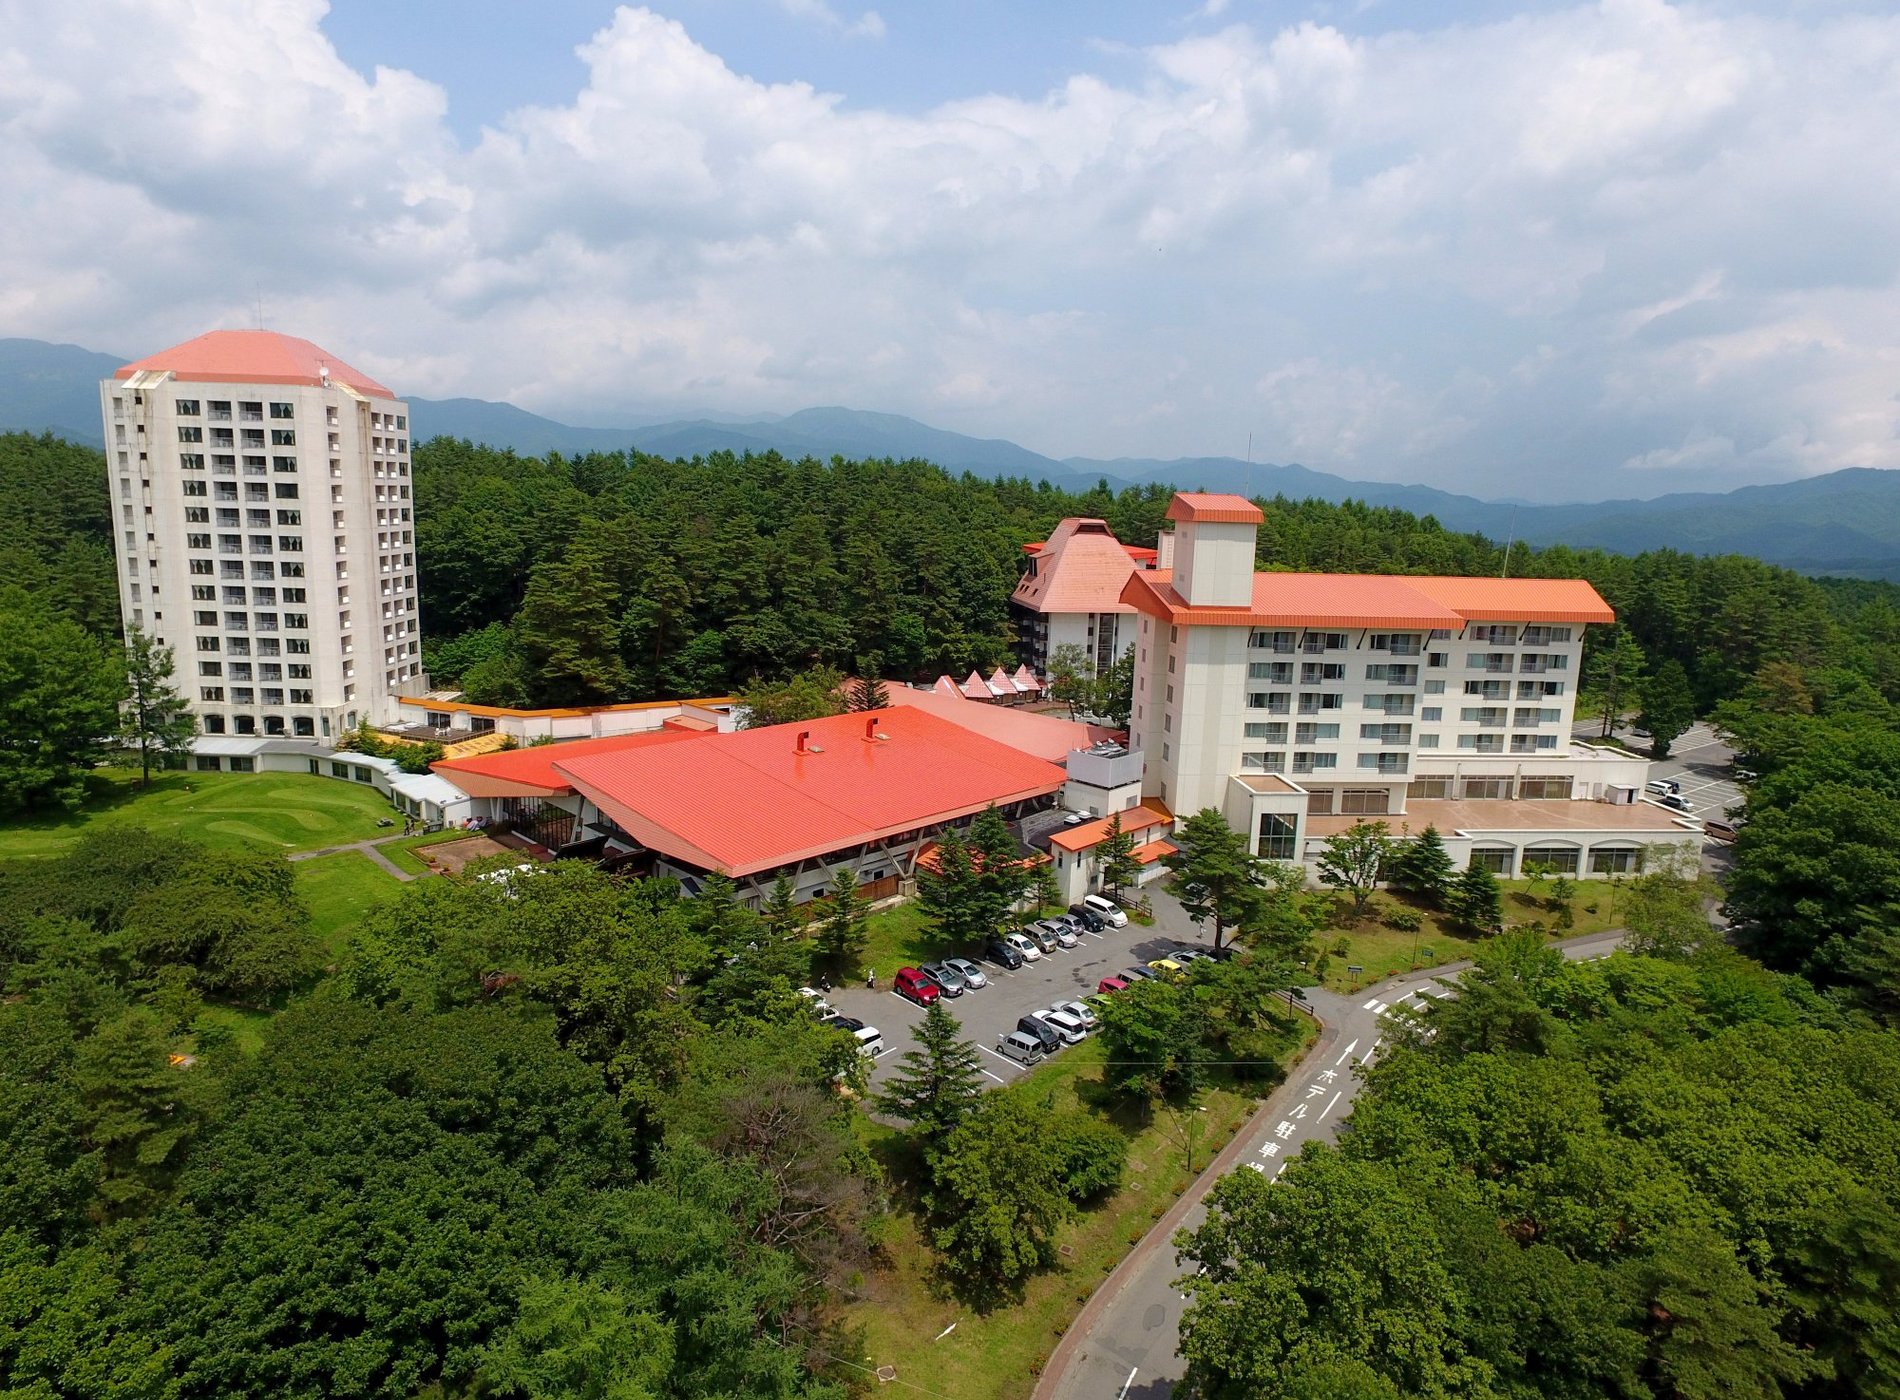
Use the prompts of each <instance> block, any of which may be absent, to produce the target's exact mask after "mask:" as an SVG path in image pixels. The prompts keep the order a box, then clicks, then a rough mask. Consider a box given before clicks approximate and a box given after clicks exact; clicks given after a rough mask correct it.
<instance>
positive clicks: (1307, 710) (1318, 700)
mask: <svg viewBox="0 0 1900 1400" xmlns="http://www.w3.org/2000/svg"><path fill="white" fill-rule="evenodd" d="M1344 700H1345V697H1343V696H1341V695H1339V694H1336V693H1331V692H1315V691H1310V690H1309V691H1302V692H1300V713H1301V714H1303V715H1316V714H1318V713H1319V712H1320V711H1321V710H1337V709H1341V708H1343V706H1344Z"/></svg>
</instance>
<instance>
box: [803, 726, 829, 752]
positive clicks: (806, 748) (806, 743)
mask: <svg viewBox="0 0 1900 1400" xmlns="http://www.w3.org/2000/svg"><path fill="white" fill-rule="evenodd" d="M798 752H799V753H823V752H824V750H823V749H821V748H819V747H818V745H816V744H814V743H812V742H811V731H810V730H809V729H801V730H799V731H798Z"/></svg>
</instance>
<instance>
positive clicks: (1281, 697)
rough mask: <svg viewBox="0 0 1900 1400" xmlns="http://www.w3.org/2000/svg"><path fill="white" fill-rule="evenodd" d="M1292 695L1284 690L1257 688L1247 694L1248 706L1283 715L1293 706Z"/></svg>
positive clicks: (1271, 713)
mask: <svg viewBox="0 0 1900 1400" xmlns="http://www.w3.org/2000/svg"><path fill="white" fill-rule="evenodd" d="M1292 698H1293V697H1292V696H1291V695H1290V694H1288V693H1287V692H1286V691H1284V690H1255V691H1249V692H1248V694H1247V708H1249V709H1252V710H1265V711H1266V712H1267V713H1268V714H1270V715H1283V714H1285V713H1287V711H1288V710H1290V709H1291V708H1292V705H1291V701H1292Z"/></svg>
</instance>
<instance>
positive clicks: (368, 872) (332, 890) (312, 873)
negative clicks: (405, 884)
mask: <svg viewBox="0 0 1900 1400" xmlns="http://www.w3.org/2000/svg"><path fill="white" fill-rule="evenodd" d="M290 868H291V871H292V873H293V874H294V876H295V878H296V884H297V895H298V897H299V898H301V899H302V900H303V902H304V903H305V905H307V906H308V907H309V909H310V927H311V928H312V929H313V930H315V932H316V934H317V937H319V938H320V939H322V940H323V946H324V948H325V949H326V950H328V953H329V955H330V956H331V957H335V956H336V955H337V954H339V953H341V952H342V951H343V943H344V936H345V935H346V934H347V933H348V932H349V930H350V929H351V928H353V927H355V925H356V921H357V920H358V919H360V918H362V917H363V913H364V911H365V910H367V909H368V908H369V907H370V906H371V905H373V904H380V903H382V902H383V901H384V900H387V899H392V898H394V897H395V894H396V891H398V890H400V889H401V888H402V886H401V884H399V883H398V882H397V880H396V879H395V877H394V876H392V875H391V874H389V872H388V871H386V870H383V869H382V868H381V867H379V866H377V865H376V864H375V863H374V862H373V861H371V860H370V858H369V857H368V856H366V855H364V854H363V853H362V852H361V851H343V852H340V853H338V854H337V855H333V856H319V857H317V859H315V860H300V861H297V862H296V863H294V864H293V865H292V866H291V867H290Z"/></svg>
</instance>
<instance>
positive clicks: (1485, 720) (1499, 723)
mask: <svg viewBox="0 0 1900 1400" xmlns="http://www.w3.org/2000/svg"><path fill="white" fill-rule="evenodd" d="M1458 718H1459V719H1460V720H1461V721H1463V722H1464V723H1465V724H1482V725H1485V726H1486V727H1487V728H1498V729H1502V728H1503V727H1504V707H1503V706H1502V705H1466V706H1465V707H1464V708H1463V709H1461V710H1459V711H1458Z"/></svg>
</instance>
